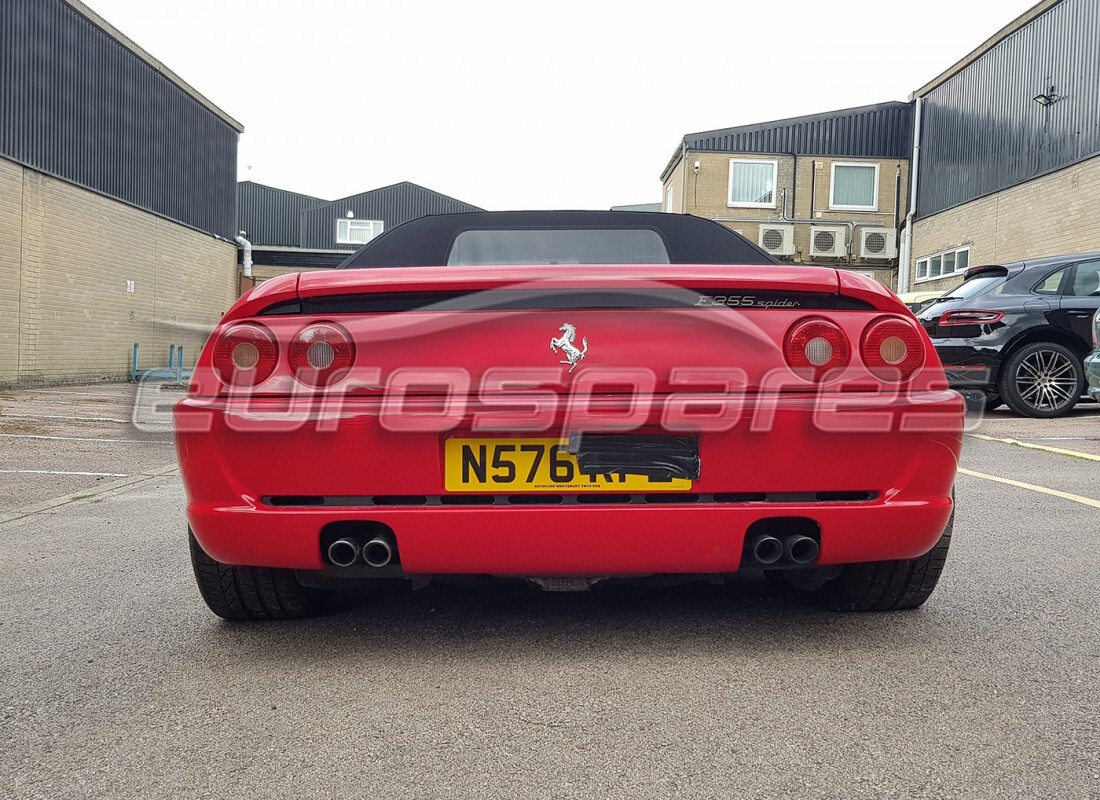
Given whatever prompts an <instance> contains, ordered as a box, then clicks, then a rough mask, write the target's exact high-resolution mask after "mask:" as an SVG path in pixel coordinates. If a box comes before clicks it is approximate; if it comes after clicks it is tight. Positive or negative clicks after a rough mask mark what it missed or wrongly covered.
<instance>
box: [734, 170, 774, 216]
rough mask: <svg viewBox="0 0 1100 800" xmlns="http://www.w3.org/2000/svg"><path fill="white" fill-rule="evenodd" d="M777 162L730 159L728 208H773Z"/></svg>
mask: <svg viewBox="0 0 1100 800" xmlns="http://www.w3.org/2000/svg"><path fill="white" fill-rule="evenodd" d="M778 164H779V162H777V161H770V160H766V159H756V158H731V159H730V182H729V202H728V203H727V205H728V206H729V207H730V208H775V180H776V172H777V171H778Z"/></svg>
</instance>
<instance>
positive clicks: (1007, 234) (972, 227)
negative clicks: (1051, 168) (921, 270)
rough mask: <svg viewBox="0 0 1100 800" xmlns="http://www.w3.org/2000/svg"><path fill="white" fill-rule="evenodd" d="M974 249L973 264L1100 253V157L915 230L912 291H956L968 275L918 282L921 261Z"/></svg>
mask: <svg viewBox="0 0 1100 800" xmlns="http://www.w3.org/2000/svg"><path fill="white" fill-rule="evenodd" d="M964 246H965V247H969V248H970V265H971V266H978V265H980V264H998V263H1006V262H1009V261H1020V260H1024V259H1028V258H1042V257H1043V256H1056V255H1065V254H1069V253H1084V252H1095V251H1100V156H1097V157H1094V158H1091V159H1089V160H1087V161H1082V162H1080V163H1079V164H1075V165H1074V166H1072V167H1069V168H1067V169H1063V170H1060V171H1058V172H1053V173H1051V174H1050V175H1044V176H1043V177H1041V178H1036V179H1035V180H1032V181H1028V182H1027V183H1022V184H1020V185H1018V186H1013V187H1012V188H1011V189H1005V190H1004V191H1001V192H997V193H996V194H992V195H989V196H988V197H982V198H979V199H978V200H974V201H972V202H969V203H966V204H964V205H961V206H958V207H956V208H951V209H948V210H947V211H942V212H940V213H939V214H935V215H933V216H931V217H927V218H924V219H920V220H917V221H916V222H915V223H914V225H913V257H912V261H911V263H910V267H909V269H910V275H911V276H912V277H911V283H912V289H913V290H914V291H924V290H928V291H937V290H943V291H946V290H948V289H952V288H954V287H955V286H957V285H958V284H959V283H961V282H962V275H961V274H959V275H953V276H950V277H947V278H940V279H938V280H927V281H919V282H918V281H916V275H917V268H916V262H917V259H918V258H924V257H925V256H929V255H934V254H936V253H939V252H943V251H945V250H949V249H954V248H957V247H964Z"/></svg>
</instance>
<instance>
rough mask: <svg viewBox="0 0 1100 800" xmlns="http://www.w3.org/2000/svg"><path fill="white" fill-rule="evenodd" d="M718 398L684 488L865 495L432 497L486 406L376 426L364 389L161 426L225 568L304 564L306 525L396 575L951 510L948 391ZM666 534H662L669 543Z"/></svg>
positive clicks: (897, 551) (916, 537) (899, 538)
mask: <svg viewBox="0 0 1100 800" xmlns="http://www.w3.org/2000/svg"><path fill="white" fill-rule="evenodd" d="M545 402H546V403H547V405H548V407H549V408H550V409H551V410H552V413H553V426H552V427H553V428H554V429H560V428H561V427H562V425H563V424H564V417H565V415H566V414H567V413H568V412H567V404H566V403H565V402H564V401H545ZM668 402H669V401H668V399H667V398H664V397H655V398H648V402H647V403H646V404H645V405H646V406H647V415H646V418H645V421H644V423H643V425H642V426H641V427H640V428H639V429H638V430H639V432H648V431H658V432H659V431H661V428H660V427H659V423H660V420H661V418H662V415H663V412H664V410H665V407H666V404H667V403H668ZM607 403H608V404H609V405H611V406H612V408H610V409H609V410H608V415H609V416H610V417H614V416H616V415H618V414H619V413H620V411H619V409H618V408H616V407H614V406H615V404H614V401H613V400H608V401H607ZM237 406H239V408H237ZM735 406H736V407H738V408H739V413H738V414H737V416H736V418H735V424H734V425H733V427H732V428H731V429H730V430H727V431H723V432H715V433H704V434H702V435H701V436H700V460H701V462H702V474H701V476H700V478H699V480H698V481H697V482H696V483H695V485H694V486H693V488H692V492H693V494H695V495H699V496H704V495H715V494H742V495H752V494H768V495H772V496H775V495H783V494H817V493H838V492H850V493H859V492H868V493H870V494H872V495H874V499H872V500H870V501H866V502H830V501H828V500H824V501H820V502H802V503H798V502H794V503H783V502H740V503H739V502H713V501H712V502H710V503H706V502H700V501H699V500H697V501H695V502H693V503H690V504H688V503H684V504H675V503H674V504H672V505H668V504H665V503H663V502H658V503H655V504H646V503H642V504H637V505H629V506H620V505H615V506H608V507H593V506H587V507H586V506H575V505H568V506H567V505H547V506H545V507H540V508H535V507H530V506H524V507H517V506H514V505H499V506H498V505H494V506H492V507H488V508H468V507H447V506H443V505H439V504H432V503H431V501H430V500H429V498H438V497H442V496H445V495H447V492H446V489H445V486H444V479H443V466H442V463H443V462H442V453H443V441H444V439H445V438H446V437H448V436H458V435H469V431H470V427H471V426H472V424H473V421H474V420H475V419H477V417H478V416H479V415H481V414H494V413H497V412H499V407H498V406H497V405H496V404H486V403H481V402H476V401H471V402H470V403H469V404H468V406H467V408H466V413H465V415H464V416H463V418H462V419H460V420H458V422H457V424H455V425H454V426H450V425H448V427H447V428H446V429H445V430H436V431H432V430H425V431H421V432H415V433H411V432H405V431H392V430H387V429H386V427H385V426H384V424H383V423H382V421H381V420H382V418H383V417H384V415H385V404H384V401H382V400H380V399H377V398H356V399H349V400H347V401H345V402H344V403H341V404H340V405H339V407H338V408H334V407H333V406H332V404H331V403H330V402H327V401H326V400H323V399H316V400H304V399H298V400H291V399H278V398H271V399H268V400H264V401H256V400H254V401H250V402H240V403H235V402H234V401H230V400H226V399H217V400H207V399H201V398H191V399H188V400H185V401H183V402H182V403H181V404H180V405H179V406H178V407H177V410H176V423H177V430H178V431H179V433H178V443H179V455H180V464H181V468H182V470H183V473H184V477H185V482H186V484H187V486H188V488H189V489H190V492H191V501H190V504H189V506H188V515H189V519H190V521H191V524H192V527H193V529H194V531H195V535H196V537H197V538H198V539H199V541H200V543H201V544H202V546H203V548H204V549H205V550H206V551H207V552H208V553H210V554H211V555H212V556H213V557H214V558H217V559H219V560H221V561H223V562H225V563H230V564H232V563H248V564H254V565H262V566H273V567H288V568H295V569H320V568H322V567H323V566H324V565H323V563H322V561H321V554H320V550H319V547H318V539H319V536H320V531H321V528H322V527H323V526H324V525H325V524H327V523H329V522H334V521H338V520H362V519H370V520H374V521H379V522H383V523H385V524H388V525H390V526H391V527H392V528H393V530H394V532H395V534H396V535H397V537H398V540H399V542H400V546H401V553H402V556H401V557H402V565H403V567H404V568H405V570H406V571H409V572H421V571H427V572H464V571H473V572H482V573H499V574H585V573H590V572H592V571H593V570H594V571H595V572H597V573H599V574H604V573H615V574H626V573H638V572H653V571H657V572H697V571H704V572H706V571H716V572H722V571H733V570H735V569H736V568H737V564H738V555H737V554H739V553H740V551H741V547H742V544H743V539H744V535H745V531H746V530H747V529H748V526H749V525H750V524H751V523H752V522H755V521H757V520H760V519H765V518H768V517H791V516H799V517H807V518H809V519H813V520H815V521H817V522H818V523H819V524H820V525H821V530H822V534H821V535H822V555H821V559H822V560H821V562H820V563H823V564H825V563H851V562H856V561H874V560H883V559H891V558H912V557H915V556H917V555H920V554H921V553H923V552H926V551H927V550H928V548H930V547H931V546H932V545H933V544H934V543H935V541H936V539H937V538H938V536H939V533H940V531H942V529H943V525H944V523H945V522H946V520H947V517H948V515H949V514H950V511H951V500H950V495H951V484H952V481H953V479H954V472H955V466H956V464H957V460H958V455H959V448H960V444H961V439H960V436H959V431H958V427H959V417H960V415H961V411H962V403H961V400H960V398H959V397H958V395H957V394H955V393H953V392H949V391H927V392H920V393H915V394H912V395H910V396H907V397H904V398H890V397H883V396H881V395H877V394H864V393H849V394H840V393H838V394H835V395H823V396H819V397H814V396H789V395H772V396H757V397H750V398H741V399H739V400H738V401H737V402H736V403H735ZM273 420H274V421H277V423H278V424H276V425H274V426H273V425H272V424H270V423H271V422H272V421H273ZM272 428H274V429H272ZM503 433H511V435H519V434H516V433H514V432H503ZM503 433H502V434H501V435H503ZM288 454H291V455H290V459H291V460H290V461H288ZM410 496H412V497H417V498H419V497H423V498H425V502H424V503H423V504H421V505H417V506H415V507H401V506H400V505H398V503H399V502H408V501H407V500H393V501H392V505H389V506H387V505H374V504H373V503H374V500H369V501H368V500H365V499H363V500H359V501H357V503H360V505H357V506H352V505H340V504H339V503H341V502H345V503H346V502H350V501H348V500H346V498H365V497H370V498H379V497H381V498H387V497H388V498H408V497H410ZM826 496H828V495H827V494H826ZM295 497H309V498H311V499H312V498H316V497H324V498H337V499H336V500H335V502H336V503H337V505H334V506H325V507H321V508H317V507H293V506H275V505H273V504H272V498H295ZM339 498H345V500H343V501H341V500H340V499H339ZM383 502H385V500H383ZM416 502H419V499H417V501H416ZM548 502H549V501H548ZM548 512H549V513H548ZM673 519H675V520H676V522H675V523H673ZM616 526H617V527H616ZM688 531H690V534H689V533H688ZM669 537H671V538H672V540H673V541H675V542H676V543H677V544H676V545H675V546H672V547H669V541H670V539H669ZM662 542H663V546H662Z"/></svg>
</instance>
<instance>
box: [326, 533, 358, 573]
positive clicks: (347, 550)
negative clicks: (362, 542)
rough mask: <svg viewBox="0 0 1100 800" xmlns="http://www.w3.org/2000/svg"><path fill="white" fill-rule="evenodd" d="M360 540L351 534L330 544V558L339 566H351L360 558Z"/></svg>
mask: <svg viewBox="0 0 1100 800" xmlns="http://www.w3.org/2000/svg"><path fill="white" fill-rule="evenodd" d="M359 552H360V549H359V542H358V541H357V540H356V539H353V538H352V537H350V536H345V537H344V538H343V539H337V540H336V541H335V542H333V543H332V544H330V545H329V546H328V560H329V561H331V562H332V563H333V564H335V565H336V566H338V567H350V566H351V565H352V564H354V563H355V562H356V561H358V560H359Z"/></svg>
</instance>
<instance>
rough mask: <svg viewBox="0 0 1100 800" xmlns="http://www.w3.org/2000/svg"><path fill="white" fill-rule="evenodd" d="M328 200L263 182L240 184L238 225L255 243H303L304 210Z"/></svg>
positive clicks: (297, 245) (284, 244) (291, 244)
mask: <svg viewBox="0 0 1100 800" xmlns="http://www.w3.org/2000/svg"><path fill="white" fill-rule="evenodd" d="M327 202H328V201H327V200H322V199H320V198H318V197H310V196H309V195H305V194H298V193H297V192H288V191H286V190H285V189H276V188H275V187H274V186H264V185H263V184H262V183H253V182H252V181H243V182H241V183H238V184H237V229H238V230H243V231H247V232H248V240H249V241H250V242H252V244H267V245H281V246H283V247H300V246H301V244H300V243H301V239H302V212H303V211H305V210H306V209H307V208H313V207H315V206H319V205H324V204H325V203H327Z"/></svg>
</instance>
